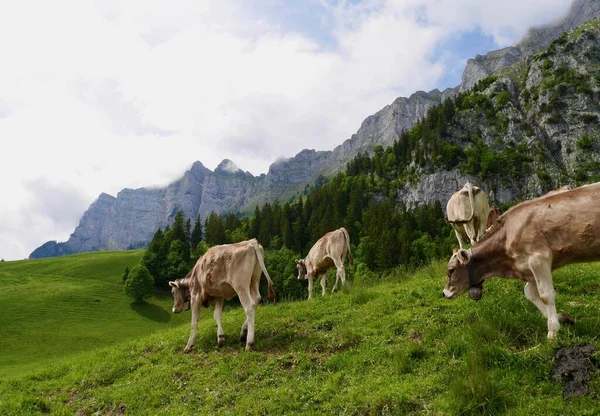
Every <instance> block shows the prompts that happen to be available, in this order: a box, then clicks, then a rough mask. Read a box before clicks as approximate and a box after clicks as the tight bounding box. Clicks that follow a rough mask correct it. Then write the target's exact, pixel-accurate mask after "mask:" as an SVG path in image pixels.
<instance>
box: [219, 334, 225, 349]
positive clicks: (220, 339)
mask: <svg viewBox="0 0 600 416" xmlns="http://www.w3.org/2000/svg"><path fill="white" fill-rule="evenodd" d="M223 344H225V337H224V336H223V335H221V336H219V340H218V341H217V345H218V346H219V348H221V347H222V346H223Z"/></svg>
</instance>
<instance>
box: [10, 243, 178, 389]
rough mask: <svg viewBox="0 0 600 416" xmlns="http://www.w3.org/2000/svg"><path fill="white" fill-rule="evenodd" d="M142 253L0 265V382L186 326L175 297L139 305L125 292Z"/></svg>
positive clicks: (106, 254)
mask: <svg viewBox="0 0 600 416" xmlns="http://www.w3.org/2000/svg"><path fill="white" fill-rule="evenodd" d="M142 253H143V252H142V251H124V252H103V253H94V254H80V255H74V256H65V257H61V258H54V259H43V260H27V261H15V262H2V263H0V305H2V309H1V313H0V331H1V332H0V333H1V336H0V377H3V376H6V375H14V374H19V373H21V372H23V371H26V370H28V369H35V368H38V367H39V366H43V365H45V364H46V363H49V362H51V361H52V360H55V359H59V358H65V357H70V356H72V355H73V354H75V353H78V352H81V351H89V350H90V349H97V348H101V347H105V346H107V345H112V344H115V343H118V342H121V341H123V340H128V339H132V338H136V337H139V336H142V335H146V334H148V333H150V332H152V331H154V330H156V329H159V328H165V327H168V326H172V325H176V324H177V323H179V322H181V321H182V320H184V318H183V317H182V316H174V315H173V314H172V313H171V311H170V306H171V305H172V299H171V297H170V295H169V296H158V297H154V298H152V299H150V300H149V302H148V303H144V304H139V305H136V304H132V302H131V299H129V298H127V297H126V296H125V294H124V293H123V288H122V283H121V275H122V273H123V270H124V269H125V266H129V267H130V268H131V266H133V265H135V264H136V263H137V262H138V261H139V259H140V258H141V256H142ZM188 319H189V318H188V317H185V320H186V321H187V320H188Z"/></svg>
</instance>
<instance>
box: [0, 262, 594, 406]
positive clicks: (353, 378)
mask: <svg viewBox="0 0 600 416" xmlns="http://www.w3.org/2000/svg"><path fill="white" fill-rule="evenodd" d="M141 254H142V253H141V252H140V251H134V252H118V253H115V252H113V253H93V254H84V255H76V256H67V257H61V258H54V259H47V260H35V261H23V262H6V263H0V302H1V303H0V304H1V305H2V314H1V315H0V328H2V337H1V338H0V414H38V413H51V414H123V413H124V414H273V415H279V414H360V415H363V414H365V415H370V414H394V415H397V414H432V415H433V414H435V415H440V414H443V415H446V414H447V415H452V414H511V415H512V414H514V415H553V414H557V415H558V414H561V415H562V414H577V415H585V414H589V415H591V414H597V409H598V408H599V404H600V403H599V402H598V401H599V397H598V392H600V377H599V375H598V372H592V373H591V374H590V380H589V383H588V386H589V391H590V393H589V394H587V395H584V396H582V397H572V398H563V388H562V385H561V383H559V382H556V381H553V380H552V377H551V371H552V367H553V354H554V350H555V348H557V347H559V346H570V345H575V344H579V343H588V344H593V345H596V346H597V345H598V340H597V337H598V334H599V333H600V314H599V313H598V311H599V308H600V294H599V293H598V292H599V290H598V289H599V288H600V264H582V265H574V266H570V267H566V268H564V269H561V270H558V271H556V272H555V273H554V277H555V279H554V281H555V287H556V290H557V305H558V309H559V310H561V311H564V312H566V313H569V314H570V315H571V316H572V317H573V318H574V319H575V322H576V324H575V326H573V327H567V326H565V327H563V328H562V329H561V332H560V334H559V337H558V340H557V341H555V342H548V341H547V340H546V327H545V320H544V318H543V317H542V316H541V315H540V314H539V312H538V311H537V310H536V309H535V307H534V306H533V305H531V304H530V303H529V302H528V301H527V300H526V299H525V297H524V296H523V284H522V283H521V282H518V281H507V280H502V279H491V280H490V281H488V282H486V285H485V289H484V295H483V298H482V300H481V301H479V302H473V301H471V300H469V299H468V298H467V297H466V296H464V297H461V298H459V299H457V300H455V301H448V300H446V299H443V298H442V296H441V291H442V288H443V286H444V282H445V261H435V262H433V263H431V264H430V265H428V266H425V267H424V268H421V269H418V270H415V271H408V270H404V269H396V270H395V271H393V272H390V273H388V274H385V275H383V276H381V278H379V279H376V280H370V281H368V282H364V280H365V279H360V278H357V276H356V275H355V274H353V273H354V270H352V268H351V267H348V269H349V276H350V279H351V280H354V281H355V282H357V283H355V284H353V285H350V287H347V288H344V289H343V290H342V291H341V292H339V293H336V294H334V295H331V294H329V293H328V294H327V295H326V296H325V297H321V296H320V295H318V296H315V297H314V299H312V300H310V301H306V300H303V301H296V302H280V303H277V304H263V305H261V306H260V307H259V308H258V311H257V315H256V345H255V351H252V352H245V351H244V350H243V345H241V344H240V343H239V340H238V336H239V330H240V326H241V324H242V322H243V320H244V313H243V310H242V309H241V308H239V307H235V306H230V307H228V308H226V309H225V311H224V314H223V325H224V329H225V335H226V340H225V345H224V347H222V348H218V347H217V345H216V327H215V324H214V320H213V318H212V307H211V308H209V309H201V312H200V323H199V327H198V338H197V342H196V346H195V347H194V350H193V352H192V353H190V354H184V353H183V352H182V351H183V347H184V345H185V341H186V339H187V336H188V334H189V319H190V314H189V312H187V313H186V312H184V313H181V314H179V315H173V314H171V312H170V307H171V304H172V301H171V299H170V296H165V297H161V296H158V297H153V298H151V299H149V303H147V304H146V306H144V307H142V306H135V307H134V306H132V304H131V301H130V299H129V298H127V297H126V296H125V295H124V294H123V292H122V285H121V274H122V271H123V269H124V267H125V266H126V265H129V266H130V267H131V265H133V264H135V263H136V262H137V261H138V260H139V258H140V257H141ZM268 268H269V265H268V264H267V269H268ZM359 281H360V283H358V282H359ZM298 284H301V283H300V282H299V283H298ZM263 295H264V294H263ZM263 297H264V296H263Z"/></svg>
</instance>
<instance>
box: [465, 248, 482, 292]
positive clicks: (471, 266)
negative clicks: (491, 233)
mask: <svg viewBox="0 0 600 416" xmlns="http://www.w3.org/2000/svg"><path fill="white" fill-rule="evenodd" d="M467 251H468V252H469V261H468V262H467V270H468V271H469V286H470V287H481V285H482V284H483V279H479V278H478V277H477V273H476V272H475V258H474V256H473V250H472V249H468V250H467Z"/></svg>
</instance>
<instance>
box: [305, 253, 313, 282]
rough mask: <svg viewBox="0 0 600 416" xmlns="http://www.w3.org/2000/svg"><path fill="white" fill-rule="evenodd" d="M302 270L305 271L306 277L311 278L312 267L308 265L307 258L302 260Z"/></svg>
mask: <svg viewBox="0 0 600 416" xmlns="http://www.w3.org/2000/svg"><path fill="white" fill-rule="evenodd" d="M304 268H305V269H306V277H307V278H308V276H312V272H313V269H312V266H310V265H309V261H308V256H306V258H305V259H304Z"/></svg>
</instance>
